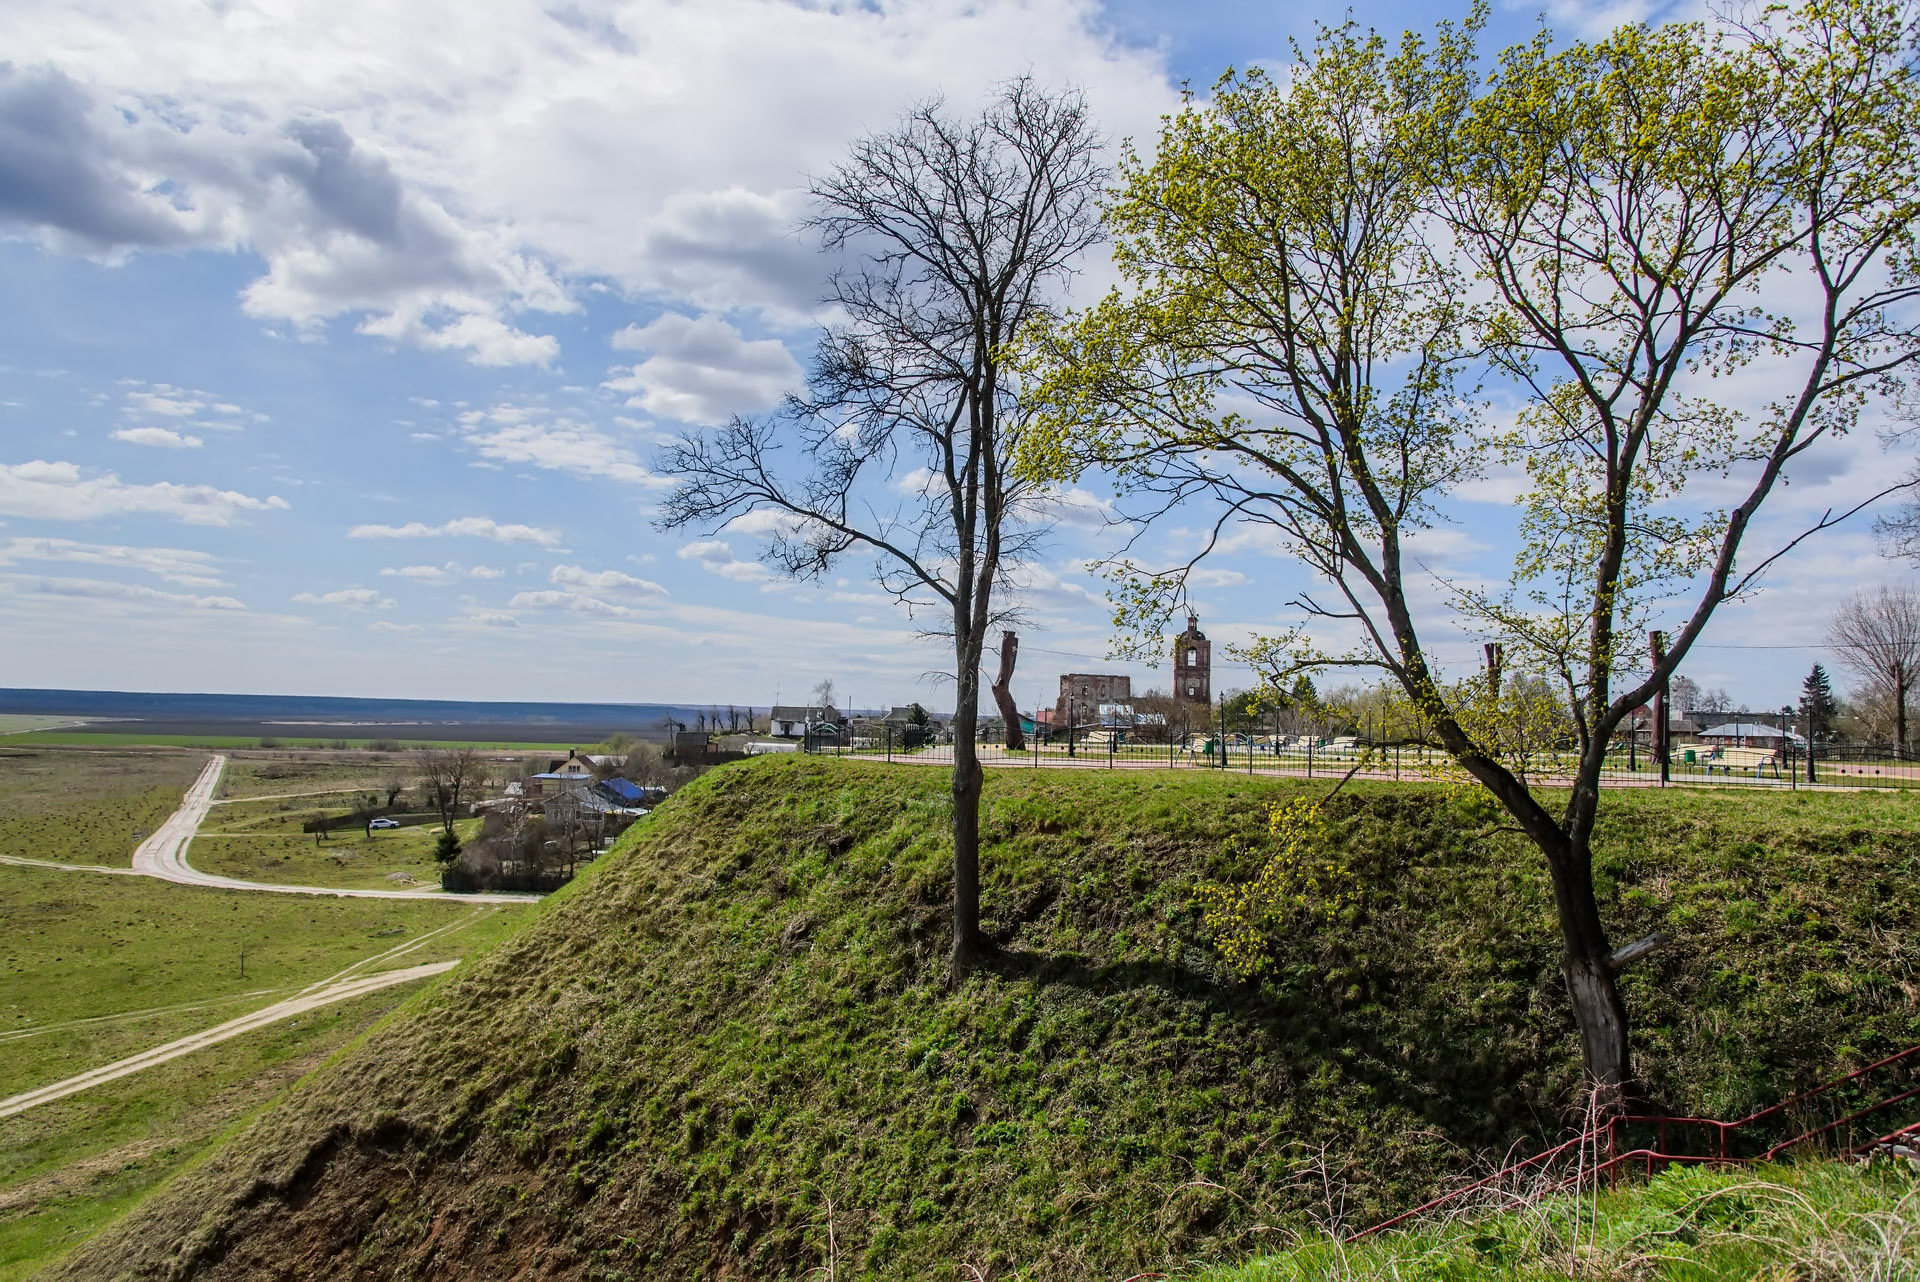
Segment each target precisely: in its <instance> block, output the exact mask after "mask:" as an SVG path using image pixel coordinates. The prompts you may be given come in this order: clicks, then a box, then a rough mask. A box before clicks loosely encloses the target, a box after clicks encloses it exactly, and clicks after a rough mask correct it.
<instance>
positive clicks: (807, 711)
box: [767, 705, 841, 739]
mask: <svg viewBox="0 0 1920 1282" xmlns="http://www.w3.org/2000/svg"><path fill="white" fill-rule="evenodd" d="M840 719H841V718H840V714H839V713H838V712H836V711H834V710H833V709H832V708H830V707H825V706H820V705H816V706H813V707H804V706H799V705H782V706H776V707H775V708H774V709H773V711H772V712H771V713H769V714H768V716H767V733H768V734H769V735H771V736H772V737H774V738H775V739H803V738H805V737H806V734H807V727H808V726H812V725H821V724H827V725H837V724H839V722H840Z"/></svg>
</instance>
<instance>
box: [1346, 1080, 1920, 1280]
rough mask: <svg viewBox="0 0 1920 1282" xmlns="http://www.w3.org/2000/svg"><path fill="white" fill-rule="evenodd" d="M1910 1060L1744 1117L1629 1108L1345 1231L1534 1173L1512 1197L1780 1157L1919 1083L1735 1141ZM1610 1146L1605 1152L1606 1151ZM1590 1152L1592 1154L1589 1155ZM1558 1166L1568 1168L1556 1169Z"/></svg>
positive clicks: (1887, 1104) (1912, 1125)
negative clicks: (1766, 1141) (1641, 1141)
mask: <svg viewBox="0 0 1920 1282" xmlns="http://www.w3.org/2000/svg"><path fill="white" fill-rule="evenodd" d="M1903 1064H1904V1065H1907V1066H1908V1067H1909V1069H1920V1046H1911V1047H1908V1048H1907V1049H1906V1050H1903V1051H1901V1052H1899V1053H1898V1054H1895V1055H1889V1056H1887V1057H1886V1058H1885V1059H1881V1060H1876V1061H1875V1062H1873V1063H1871V1064H1869V1065H1867V1066H1866V1067H1865V1068H1862V1069H1858V1070H1856V1071H1854V1072H1851V1073H1848V1074H1847V1075H1846V1076H1845V1077H1836V1078H1834V1079H1833V1080H1832V1081H1830V1082H1824V1083H1822V1084H1821V1085H1819V1086H1816V1087H1813V1088H1812V1089H1811V1090H1805V1091H1801V1092H1800V1093H1799V1094H1798V1095H1790V1096H1788V1097H1787V1098H1786V1099H1783V1100H1781V1101H1780V1102H1779V1103H1777V1104H1774V1105H1771V1106H1770V1107H1767V1108H1763V1109H1761V1110H1759V1111H1758V1112H1755V1113H1749V1114H1748V1115H1747V1116H1745V1117H1743V1118H1740V1119H1739V1120H1737V1121H1732V1122H1723V1121H1720V1120H1718V1119H1716V1118H1710V1117H1655V1116H1648V1115H1640V1114H1625V1115H1622V1116H1618V1117H1612V1118H1608V1119H1607V1120H1606V1121H1604V1122H1602V1123H1600V1124H1599V1125H1598V1126H1595V1127H1593V1128H1592V1129H1590V1130H1586V1131H1583V1132H1581V1133H1580V1134H1579V1135H1576V1136H1574V1137H1573V1138H1572V1139H1570V1140H1566V1141H1564V1142H1562V1143H1560V1144H1557V1145H1555V1146H1554V1147H1552V1148H1550V1149H1548V1150H1546V1151H1545V1152H1544V1153H1537V1154H1535V1155H1534V1156H1532V1157H1530V1158H1527V1159H1526V1160H1525V1161H1521V1162H1515V1163H1513V1164H1511V1165H1509V1166H1506V1167H1503V1168H1502V1169H1500V1170H1498V1171H1495V1172H1494V1173H1493V1174H1492V1175H1489V1176H1487V1177H1486V1178H1485V1179H1480V1180H1475V1181H1474V1182H1473V1183H1471V1184H1466V1185H1463V1186H1461V1187H1460V1188H1457V1189H1453V1190H1451V1191H1449V1192H1447V1193H1443V1194H1441V1195H1440V1196H1439V1197H1436V1198H1433V1199H1431V1200H1429V1201H1426V1202H1422V1203H1421V1204H1420V1205H1419V1206H1416V1207H1414V1208H1413V1209H1412V1210H1409V1211H1402V1212H1401V1213H1400V1214H1398V1215H1396V1216H1394V1217H1393V1218H1392V1219H1388V1220H1382V1221H1381V1222H1380V1223H1378V1224H1375V1225H1373V1226H1372V1227H1370V1228H1366V1229H1362V1230H1360V1231H1359V1232H1358V1233H1354V1234H1351V1235H1350V1236H1348V1238H1347V1239H1346V1240H1347V1241H1349V1242H1358V1241H1360V1240H1361V1239H1362V1238H1368V1237H1372V1236H1373V1235H1374V1234H1376V1233H1380V1232H1383V1231H1385V1230H1386V1229H1390V1228H1393V1227H1395V1226H1396V1225H1399V1224H1403V1223H1405V1222H1406V1221H1408V1220H1411V1219H1414V1218H1416V1217H1418V1216H1422V1215H1425V1214H1427V1213H1428V1212H1430V1211H1433V1210H1436V1209H1438V1208H1439V1207H1442V1206H1445V1205H1447V1204H1448V1203H1450V1202H1457V1201H1459V1200H1460V1199H1462V1198H1466V1197H1470V1196H1472V1195H1473V1194H1475V1193H1481V1192H1485V1191H1486V1190H1489V1189H1496V1188H1500V1187H1502V1186H1505V1185H1510V1184H1512V1183H1513V1182H1514V1181H1515V1180H1516V1179H1518V1178H1521V1177H1525V1176H1529V1175H1531V1176H1533V1177H1534V1182H1533V1184H1532V1185H1531V1187H1529V1188H1527V1189H1526V1190H1525V1191H1524V1192H1521V1193H1515V1194H1512V1195H1510V1199H1509V1200H1512V1201H1518V1202H1531V1201H1534V1200H1536V1199H1538V1198H1542V1197H1545V1196H1547V1195H1548V1194H1550V1193H1556V1192H1561V1191H1563V1190H1565V1189H1568V1188H1577V1187H1582V1186H1584V1185H1585V1184H1586V1183H1587V1182H1589V1181H1592V1180H1598V1179H1600V1178H1602V1177H1605V1178H1607V1179H1609V1180H1612V1179H1614V1178H1616V1177H1617V1176H1618V1175H1619V1174H1620V1173H1621V1172H1623V1171H1634V1170H1638V1171H1640V1172H1642V1173H1644V1174H1646V1175H1653V1174H1654V1173H1655V1172H1656V1171H1658V1170H1661V1169H1663V1168H1665V1167H1667V1166H1669V1165H1674V1164H1687V1163H1693V1164H1708V1165H1732V1164H1736V1163H1743V1162H1768V1161H1772V1160H1773V1159H1774V1158H1777V1157H1779V1156H1780V1155H1781V1154H1782V1153H1785V1152H1787V1151H1788V1150H1789V1149H1792V1148H1796V1147H1799V1146H1803V1145H1811V1144H1814V1143H1816V1142H1819V1141H1821V1140H1823V1139H1825V1138H1826V1137H1828V1136H1831V1135H1834V1134H1835V1133H1836V1132H1839V1131H1841V1130H1842V1128H1846V1127H1851V1126H1852V1125H1853V1124H1854V1123H1856V1122H1858V1121H1860V1120H1862V1119H1863V1118H1866V1117H1870V1116H1872V1115H1873V1114H1875V1113H1880V1112H1883V1111H1885V1110H1887V1109H1889V1108H1893V1107H1895V1106H1896V1105H1899V1104H1903V1103H1906V1102H1908V1101H1910V1100H1915V1099H1920V1086H1913V1087H1910V1088H1908V1089H1906V1090H1903V1091H1899V1092H1897V1093H1895V1094H1892V1095H1888V1096H1886V1097H1885V1098H1883V1099H1881V1100H1880V1101H1879V1102H1878V1103H1874V1104H1869V1105H1868V1106H1867V1107H1865V1108H1860V1109H1855V1110H1853V1111H1852V1112H1849V1113H1847V1114H1846V1115H1845V1116H1843V1117H1838V1118H1835V1119H1833V1120H1832V1121H1829V1122H1827V1123H1825V1124H1823V1125H1820V1126H1815V1127H1811V1128H1808V1129H1806V1130H1803V1131H1801V1132H1799V1133H1798V1134H1796V1135H1794V1136H1793V1137H1792V1138H1790V1139H1786V1140H1782V1141H1781V1142H1779V1143H1777V1144H1774V1145H1773V1146H1772V1147H1770V1148H1768V1149H1766V1150H1765V1151H1763V1152H1761V1153H1758V1154H1755V1155H1753V1156H1750V1157H1743V1156H1740V1155H1738V1153H1737V1152H1736V1149H1737V1147H1738V1143H1739V1139H1740V1138H1741V1135H1742V1133H1743V1132H1745V1131H1747V1130H1748V1129H1749V1128H1754V1127H1757V1126H1759V1125H1761V1124H1763V1123H1765V1122H1768V1121H1770V1120H1772V1119H1774V1118H1779V1117H1783V1116H1785V1115H1786V1114H1787V1113H1788V1112H1789V1110H1791V1109H1794V1108H1796V1107H1798V1106H1800V1105H1803V1104H1806V1103H1808V1102H1810V1101H1812V1100H1816V1099H1821V1098H1824V1097H1829V1096H1832V1095H1833V1094H1834V1093H1835V1092H1836V1091H1839V1090H1841V1089H1842V1088H1844V1087H1846V1086H1849V1085H1851V1084H1853V1083H1855V1082H1861V1081H1864V1080H1865V1079H1866V1078H1868V1077H1870V1076H1873V1075H1874V1074H1877V1073H1882V1072H1884V1071H1886V1070H1888V1069H1891V1068H1893V1067H1895V1066H1897V1065H1903ZM1633 1127H1650V1128H1652V1130H1653V1132H1654V1138H1653V1142H1652V1144H1651V1145H1650V1146H1649V1145H1641V1146H1639V1147H1635V1148H1628V1149H1624V1150H1623V1149H1622V1147H1621V1132H1622V1131H1623V1130H1627V1129H1629V1128H1633ZM1687 1133H1691V1134H1697V1135H1701V1136H1703V1137H1704V1140H1703V1142H1702V1143H1701V1144H1699V1145H1696V1146H1692V1147H1701V1148H1705V1149H1706V1150H1708V1151H1706V1152H1679V1151H1677V1150H1676V1147H1675V1140H1676V1138H1677V1134H1687ZM1915 1136H1920V1121H1916V1122H1908V1123H1906V1124H1904V1125H1902V1126H1900V1127H1897V1128H1895V1129H1894V1130H1892V1131H1889V1132H1887V1133H1886V1134H1884V1135H1877V1136H1876V1137H1875V1138H1873V1139H1871V1140H1868V1141H1866V1142H1865V1143H1860V1144H1847V1143H1843V1144H1842V1145H1841V1146H1840V1149H1839V1151H1840V1152H1841V1153H1843V1154H1846V1155H1854V1154H1860V1153H1865V1152H1867V1151H1869V1150H1871V1149H1875V1148H1880V1147H1885V1146H1888V1145H1891V1144H1894V1143H1896V1142H1898V1141H1900V1140H1902V1139H1906V1138H1912V1137H1915ZM1603 1150H1604V1152H1605V1153H1606V1157H1605V1158H1604V1159H1603V1158H1602V1157H1601V1156H1600V1154H1601V1152H1602V1151H1603ZM1569 1155H1571V1156H1572V1162H1573V1167H1574V1169H1573V1170H1572V1171H1570V1172H1566V1171H1564V1164H1565V1160H1566V1159H1567V1158H1568V1156H1569ZM1589 1159H1591V1160H1589ZM1556 1171H1563V1173H1561V1174H1557V1175H1556V1174H1555V1173H1554V1172H1556Z"/></svg>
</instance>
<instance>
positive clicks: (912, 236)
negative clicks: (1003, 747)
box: [660, 78, 1104, 982]
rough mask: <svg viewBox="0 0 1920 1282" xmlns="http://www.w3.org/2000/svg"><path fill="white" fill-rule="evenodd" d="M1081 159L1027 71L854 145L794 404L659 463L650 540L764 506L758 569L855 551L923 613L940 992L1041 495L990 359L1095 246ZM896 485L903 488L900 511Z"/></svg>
mask: <svg viewBox="0 0 1920 1282" xmlns="http://www.w3.org/2000/svg"><path fill="white" fill-rule="evenodd" d="M1097 151H1098V140H1097V139H1096V138H1095V136H1094V133H1093V129H1092V124H1091V121H1090V119H1089V117H1088V113H1087V108H1086V105H1085V103H1084V102H1083V101H1082V100H1081V99H1080V98H1079V96H1078V95H1075V94H1061V95H1050V94H1048V93H1047V92H1045V91H1043V90H1042V89H1040V88H1039V87H1038V86H1036V85H1035V84H1034V83H1033V82H1032V81H1031V80H1028V79H1025V78H1022V79H1018V80H1014V81H1012V82H1010V83H1009V84H1007V85H1006V86H1005V88H1004V89H1003V90H1002V92H1001V93H1000V95H999V96H998V98H997V99H996V100H995V101H994V102H993V103H992V104H991V105H989V106H988V107H987V108H986V109H985V110H984V111H983V112H982V113H981V114H980V115H978V116H977V117H974V118H972V119H969V120H956V119H954V118H953V117H951V116H949V115H948V114H947V112H946V109H945V106H944V104H942V103H941V102H939V101H933V102H929V103H926V104H923V105H922V106H920V107H917V108H915V109H913V110H912V111H910V112H909V113H908V114H907V115H906V117H905V118H904V119H903V120H902V121H901V122H900V124H899V125H898V126H896V127H895V128H894V129H893V130H891V131H890V132H887V133H882V134H878V135H875V136H873V137H869V138H867V139H865V140H863V141H861V142H859V143H856V144H855V145H854V147H853V151H852V154H851V155H850V156H849V157H848V158H847V159H846V160H845V161H844V162H843V163H841V164H840V165H839V166H838V167H837V168H836V169H834V170H833V171H832V172H831V173H829V174H828V175H826V176H825V177H823V178H820V179H818V180H816V181H815V182H814V183H813V186H812V192H813V196H814V198H815V200H816V201H817V202H818V212H817V213H816V215H815V216H814V217H813V219H812V220H811V222H810V224H809V225H810V226H811V227H812V228H813V229H814V230H816V231H818V232H819V233H820V234H821V236H822V238H823V240H824V242H825V245H826V247H827V248H828V249H829V250H830V251H834V252H842V251H844V252H848V253H850V254H852V255H854V256H855V259H856V261H855V265H853V266H852V267H850V268H849V269H847V270H845V271H843V272H841V273H840V274H838V275H836V276H835V278H834V280H833V284H832V288H831V290H830V293H829V295H828V301H829V302H830V303H831V304H832V305H833V306H834V307H835V308H836V310H837V311H838V312H839V313H840V314H841V315H843V316H844V317H845V318H846V319H845V322H844V323H843V324H840V325H838V326H837V327H835V328H832V329H830V330H828V331H827V332H826V333H825V334H824V335H823V337H822V340H821V343H820V347H819V351H818V355H817V357H816V360H815V364H814V368H813V372H812V374H811V376H810V379H809V387H808V391H807V394H806V395H805V396H804V397H795V398H793V399H792V400H791V401H790V402H789V403H788V405H787V406H786V408H785V410H784V412H783V413H782V414H780V415H779V416H777V417H776V418H774V419H772V420H770V421H761V422H751V421H746V420H740V419H736V420H735V421H734V422H733V423H732V424H731V425H730V426H728V427H726V428H724V429H722V430H720V431H719V432H717V433H714V434H709V435H702V436H699V437H694V438H691V439H688V440H685V441H682V442H681V443H679V444H678V445H677V446H676V447H675V448H673V449H672V450H670V451H669V452H668V453H667V455H666V457H665V458H664V459H663V460H662V463H661V469H660V470H661V471H662V472H664V473H665V474H667V475H670V476H675V477H678V478H679V479H680V484H679V486H678V488H677V489H675V490H674V491H673V492H672V493H671V494H670V495H669V496H668V498H667V501H666V504H665V506H664V508H663V511H662V517H661V524H662V525H663V527H665V528H667V529H679V528H682V527H687V526H704V527H714V528H717V527H719V526H723V525H725V524H726V523H727V522H728V521H730V520H732V519H733V518H735V517H737V516H740V515H743V514H744V513H747V512H750V511H755V510H767V511H772V512H776V513H780V514H783V515H784V516H786V517H787V518H788V522H789V523H788V526H787V528H786V529H785V531H784V532H783V533H782V534H780V535H778V536H776V537H775V539H774V541H773V542H772V543H771V545H770V546H769V548H768V550H767V553H766V558H765V559H766V560H768V561H769V562H770V563H771V564H773V565H775V566H776V567H778V568H779V569H780V570H782V571H783V572H785V573H787V574H790V575H793V576H795V577H800V578H812V577H817V576H819V575H822V574H824V573H826V572H827V570H828V568H829V567H830V566H831V565H833V564H834V563H835V562H837V561H838V560H839V559H840V558H841V557H843V556H844V555H845V554H847V553H850V552H854V551H856V550H857V551H864V552H870V553H872V554H874V555H875V557H876V559H877V561H878V563H879V569H878V576H877V577H878V580H879V583H880V585H881V587H882V588H883V589H884V590H886V591H888V592H890V593H891V594H892V595H893V596H894V597H895V598H896V599H897V600H899V601H900V602H902V603H904V604H905V605H907V607H908V608H909V610H910V611H912V610H929V609H930V610H933V611H935V612H936V613H937V615H938V616H939V618H940V619H941V621H942V622H941V624H940V625H938V626H936V627H935V628H933V629H931V631H932V632H933V633H934V634H935V635H944V636H947V637H949V638H950V639H951V640H952V643H953V658H954V668H953V679H954V724H953V739H954V767H953V782H952V794H953V908H954V931H953V953H952V969H951V977H952V979H953V980H954V981H955V982H957V981H958V980H959V979H960V978H961V977H962V976H963V975H964V974H965V973H966V971H967V970H968V968H969V967H970V966H971V965H972V964H973V962H974V959H975V956H976V954H977V951H978V948H979V918H980V904H979V900H980V891H979V857H980V836H979V820H980V792H981V786H982V783H983V779H982V776H981V772H980V763H979V759H978V755H977V753H976V750H975V727H976V724H977V719H978V715H979V711H978V704H979V696H980V663H981V652H982V647H983V645H984V643H985V640H986V636H987V632H988V629H989V628H990V627H991V626H992V625H993V624H994V622H995V621H996V617H997V616H996V612H995V594H996V592H997V591H998V590H1000V589H1002V588H1006V587H1008V586H1010V585H1009V583H1008V575H1009V572H1010V570H1011V569H1012V568H1013V566H1014V565H1015V564H1016V563H1017V562H1019V561H1020V560H1021V559H1022V558H1023V557H1024V555H1025V554H1026V553H1027V552H1028V551H1029V550H1030V549H1031V547H1032V546H1033V543H1034V540H1035V539H1037V538H1038V537H1039V535H1040V533H1041V532H1042V531H1043V529H1044V525H1045V520H1044V512H1043V510H1042V508H1041V505H1040V502H1039V500H1040V494H1039V493H1038V491H1036V490H1035V489H1033V488H1032V485H1031V483H1030V482H1027V481H1024V480H1022V479H1021V478H1019V477H1017V476H1015V475H1014V474H1013V473H1012V470H1011V468H1010V466H1009V465H1010V462H1011V458H1012V454H1013V451H1014V450H1015V448H1016V447H1017V444H1018V441H1019V438H1020V435H1021V433H1022V431H1023V430H1024V429H1025V426H1026V424H1027V421H1028V416H1027V413H1026V408H1025V405H1024V403H1023V400H1022V397H1021V395H1020V394H1019V391H1018V389H1017V387H1016V384H1015V380H1014V379H1013V377H1012V375H1011V371H1010V369H1009V367H1008V365H1007V362H1006V359H1005V353H1006V351H1007V348H1008V346H1009V344H1011V343H1012V342H1013V341H1014V340H1015V338H1016V337H1017V336H1019V335H1020V334H1021V333H1022V331H1023V330H1024V329H1026V327H1027V326H1029V325H1030V324H1031V323H1033V322H1034V321H1036V320H1040V319H1043V318H1045V317H1047V316H1048V315H1049V314H1050V313H1051V311H1052V303H1053V299H1054V297H1055V295H1056V293H1057V291H1058V290H1060V289H1061V288H1062V286H1063V285H1064V283H1065V282H1066V280H1067V279H1068V278H1069V276H1070V275H1071V273H1072V272H1073V270H1074V265H1075V263H1076V261H1077V260H1078V258H1079V257H1080V255H1081V254H1082V253H1083V252H1084V251H1085V250H1086V249H1087V247H1088V246H1090V245H1092V244H1093V243H1094V242H1095V240H1096V239H1097V235H1098V232H1097V223H1096V210H1095V204H1096V201H1097V199H1098V196H1099V193H1100V189H1101V185H1102V183H1103V181H1104V172H1103V170H1102V168H1101V166H1100V164H1099V161H1098V158H1097ZM788 447H792V449H793V451H794V452H795V453H797V454H798V455H799V456H801V458H802V459H803V460H804V467H803V469H802V470H800V471H798V472H795V471H794V470H791V467H790V464H789V462H788V459H789V457H790V456H789V455H788V453H787V449H788ZM902 477H909V478H918V479H917V481H915V482H914V485H915V488H914V489H913V492H912V493H911V495H909V496H908V497H905V498H899V497H897V496H898V493H899V491H898V488H897V479H896V478H902ZM889 481H894V482H895V485H894V487H893V488H892V490H891V493H889V487H888V486H887V484H886V483H887V482H889Z"/></svg>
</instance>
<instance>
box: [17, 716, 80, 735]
mask: <svg viewBox="0 0 1920 1282" xmlns="http://www.w3.org/2000/svg"><path fill="white" fill-rule="evenodd" d="M85 719H86V718H84V717H41V716H34V715H31V714H28V713H23V712H0V735H16V734H25V733H27V732H29V731H34V730H49V729H52V728H54V727H56V726H72V725H76V724H78V723H79V722H81V721H84V720H85Z"/></svg>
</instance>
